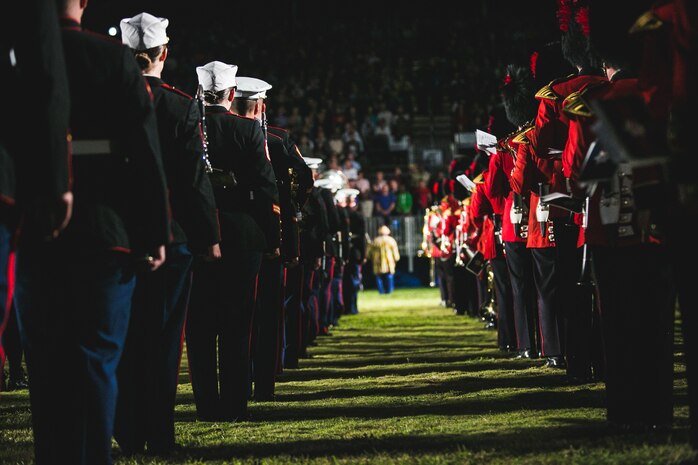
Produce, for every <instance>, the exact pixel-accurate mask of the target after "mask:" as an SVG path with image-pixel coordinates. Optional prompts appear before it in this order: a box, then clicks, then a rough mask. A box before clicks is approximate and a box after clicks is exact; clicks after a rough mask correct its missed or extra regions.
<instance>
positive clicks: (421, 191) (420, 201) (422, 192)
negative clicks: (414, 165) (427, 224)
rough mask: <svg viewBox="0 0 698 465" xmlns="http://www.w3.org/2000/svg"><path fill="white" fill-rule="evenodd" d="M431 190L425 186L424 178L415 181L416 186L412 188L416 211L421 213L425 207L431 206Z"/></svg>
mask: <svg viewBox="0 0 698 465" xmlns="http://www.w3.org/2000/svg"><path fill="white" fill-rule="evenodd" d="M431 199H432V198H431V191H429V188H428V187H427V183H426V181H424V180H420V181H419V182H418V183H417V188H416V189H415V190H414V205H415V208H416V209H417V212H418V213H421V212H422V211H424V210H425V209H427V208H429V206H431Z"/></svg>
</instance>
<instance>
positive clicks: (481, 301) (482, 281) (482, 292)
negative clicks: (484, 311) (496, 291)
mask: <svg viewBox="0 0 698 465" xmlns="http://www.w3.org/2000/svg"><path fill="white" fill-rule="evenodd" d="M475 285H476V286H477V308H475V309H474V310H473V311H472V313H471V312H468V315H470V316H474V317H476V318H477V317H479V316H480V309H481V308H482V307H483V306H484V305H486V304H487V302H489V299H490V295H489V289H488V285H487V273H485V272H482V273H480V274H479V275H477V276H475Z"/></svg>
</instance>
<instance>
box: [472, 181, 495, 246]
mask: <svg viewBox="0 0 698 465" xmlns="http://www.w3.org/2000/svg"><path fill="white" fill-rule="evenodd" d="M487 177H488V176H487V175H486V176H485V178H487ZM470 213H471V214H472V216H473V218H477V220H476V221H481V222H482V229H481V233H480V240H479V242H478V248H477V249H478V250H479V251H480V252H482V255H483V256H484V258H485V260H491V259H493V258H496V257H497V242H496V239H495V237H494V223H493V222H492V213H493V211H492V204H491V203H490V201H489V200H488V198H487V195H486V192H485V184H478V185H477V187H476V189H475V192H474V193H473V196H472V197H471V200H470Z"/></svg>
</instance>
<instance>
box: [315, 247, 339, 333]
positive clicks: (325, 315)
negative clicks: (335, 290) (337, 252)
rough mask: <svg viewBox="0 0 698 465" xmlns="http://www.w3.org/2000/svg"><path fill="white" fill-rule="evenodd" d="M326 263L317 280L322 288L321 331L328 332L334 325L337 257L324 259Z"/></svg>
mask: <svg viewBox="0 0 698 465" xmlns="http://www.w3.org/2000/svg"><path fill="white" fill-rule="evenodd" d="M323 260H324V263H325V268H324V270H322V271H320V270H318V274H317V276H316V278H317V279H318V281H317V284H318V285H319V286H320V292H319V294H318V310H319V318H320V331H321V332H323V331H326V330H327V329H328V328H329V327H330V325H331V324H332V318H333V312H332V303H333V300H332V281H333V279H334V272H335V260H336V259H335V257H329V256H326V257H324V258H323Z"/></svg>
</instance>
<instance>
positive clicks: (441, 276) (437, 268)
mask: <svg viewBox="0 0 698 465" xmlns="http://www.w3.org/2000/svg"><path fill="white" fill-rule="evenodd" d="M434 273H435V274H436V281H437V283H438V285H439V295H441V302H443V303H446V302H448V298H449V297H448V287H447V281H446V271H445V262H444V261H443V260H441V258H440V257H436V258H435V259H434Z"/></svg>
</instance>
